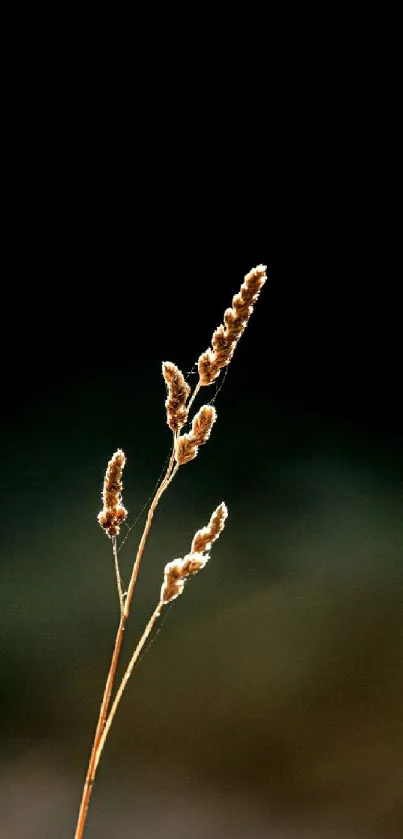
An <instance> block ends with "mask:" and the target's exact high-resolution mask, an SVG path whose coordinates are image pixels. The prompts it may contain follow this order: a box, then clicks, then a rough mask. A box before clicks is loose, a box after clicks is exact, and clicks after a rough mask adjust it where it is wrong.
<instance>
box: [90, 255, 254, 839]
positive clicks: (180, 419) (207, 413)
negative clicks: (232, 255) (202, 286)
mask: <svg viewBox="0 0 403 839" xmlns="http://www.w3.org/2000/svg"><path fill="white" fill-rule="evenodd" d="M265 281H266V266H264V265H258V266H257V267H256V268H253V269H252V270H251V271H250V272H249V273H248V274H247V275H246V276H245V278H244V282H243V283H242V285H241V288H240V290H239V292H238V294H235V296H234V297H233V299H232V306H231V308H229V309H226V311H225V313H224V319H223V320H224V322H223V323H222V324H220V326H219V327H218V328H217V329H216V330H215V332H214V333H213V336H212V339H211V347H209V348H208V349H207V350H206V351H205V352H204V353H202V355H201V356H200V358H199V360H198V363H197V370H198V381H197V384H196V386H195V388H194V390H193V393H192V394H191V388H190V386H189V385H188V384H187V382H186V381H185V378H184V376H183V374H182V373H181V371H180V370H179V369H178V367H176V365H175V364H173V363H172V362H170V361H164V362H163V364H162V375H163V377H164V380H165V385H166V393H167V395H166V401H165V408H166V417H167V424H168V426H169V428H170V430H171V431H172V434H173V441H172V452H171V456H170V458H169V462H168V466H167V469H166V472H165V474H164V476H163V478H162V480H161V482H160V484H159V486H158V489H157V491H156V493H155V495H154V497H153V499H152V501H151V503H150V506H149V509H148V514H147V518H146V523H145V526H144V530H143V534H142V536H141V539H140V542H139V546H138V549H137V554H136V556H135V559H134V563H133V568H132V572H131V577H130V581H129V584H128V587H127V590H126V591H125V592H124V589H123V584H122V580H121V575H120V570H119V563H118V550H117V537H118V535H119V531H120V527H121V525H122V523H123V522H124V521H125V519H126V518H127V510H126V509H125V507H124V506H123V503H122V489H123V481H122V478H123V470H124V466H125V463H126V456H125V454H124V452H123V451H122V450H121V449H118V450H117V451H116V452H115V453H114V455H113V456H112V458H111V459H110V461H109V463H108V465H107V469H106V474H105V479H104V484H103V490H102V510H101V512H100V513H99V515H98V522H99V524H100V525H101V527H102V528H103V529H104V531H105V533H106V535H107V537H108V538H109V539H110V541H111V546H112V553H113V558H114V565H115V572H116V583H117V590H118V596H119V608H120V619H119V625H118V628H117V632H116V638H115V644H114V649H113V653H112V658H111V663H110V666H109V672H108V676H107V679H106V683H105V689H104V694H103V698H102V702H101V707H100V711H99V717H98V723H97V726H96V730H95V735H94V740H93V745H92V751H91V756H90V760H89V765H88V770H87V775H86V779H85V783H84V788H83V794H82V800H81V806H80V810H79V815H78V821H77V827H76V832H75V839H82V837H83V834H84V828H85V823H86V817H87V812H88V805H89V801H90V797H91V792H92V788H93V784H94V779H95V775H96V772H97V768H98V765H99V761H100V758H101V755H102V751H103V748H104V745H105V742H106V739H107V737H108V734H109V731H110V728H111V725H112V723H113V720H114V718H115V714H116V711H117V708H118V706H119V703H120V700H121V698H122V694H123V692H124V690H125V688H126V685H127V683H128V681H129V679H130V676H131V674H132V672H133V669H134V668H135V666H136V662H137V661H138V659H139V656H140V653H141V651H142V650H143V648H144V645H145V643H146V641H147V639H148V638H149V636H150V634H151V632H152V630H153V627H154V625H155V623H156V621H157V620H158V618H159V616H160V615H161V612H162V610H163V609H164V607H165V606H166V604H167V603H170V602H171V601H172V600H175V598H177V597H179V595H180V594H182V592H183V590H184V587H185V583H186V582H187V581H188V580H189V579H190V578H191V577H193V576H194V575H195V574H197V573H198V572H199V571H200V570H201V569H202V568H204V567H205V565H206V563H207V562H208V559H209V551H210V549H211V547H212V545H213V543H214V542H215V541H216V540H217V539H218V537H219V536H220V534H221V532H222V530H223V528H224V525H225V521H226V518H227V515H228V511H227V507H226V505H225V504H224V502H222V503H221V504H219V505H218V507H217V508H216V510H214V512H213V514H212V515H211V518H210V520H209V522H208V524H207V525H206V526H205V527H202V528H201V529H200V530H198V531H197V533H196V534H195V536H194V537H193V541H192V544H191V545H190V550H189V553H187V554H186V555H185V556H184V557H182V558H179V559H173V560H172V561H170V562H168V563H167V565H166V566H165V569H164V575H163V581H162V585H161V590H160V593H159V598H158V602H157V605H156V607H155V609H154V611H153V613H152V615H151V617H150V619H149V621H148V623H147V625H146V627H145V629H144V631H143V634H142V635H141V638H140V640H139V642H138V644H137V646H136V648H135V650H134V652H133V654H132V656H131V658H130V660H129V663H128V664H127V667H126V670H125V672H124V675H123V677H122V679H121V682H120V684H119V685H118V687H117V688H116V690H115V693H114V697H112V694H113V689H114V685H115V677H116V670H117V665H118V662H119V659H120V654H121V649H122V642H123V636H124V630H125V627H126V624H127V621H128V618H129V614H130V608H131V605H132V600H133V593H134V589H135V586H136V582H137V576H138V572H139V568H140V563H141V560H142V557H143V553H144V548H145V545H146V542H147V537H148V535H149V532H150V527H151V523H152V521H153V516H154V513H155V510H156V507H157V505H158V503H159V501H160V499H161V496H162V495H163V493H164V492H165V490H166V489H167V488H168V486H169V484H170V483H171V481H172V480H173V479H174V477H175V476H176V474H177V472H178V471H179V469H180V468H181V467H182V466H185V465H186V464H187V463H189V462H190V461H191V460H194V459H195V458H196V457H197V454H198V452H199V448H200V446H202V445H204V444H205V443H206V442H207V441H208V439H209V437H210V434H211V430H212V427H213V425H214V423H215V421H216V419H217V413H216V410H215V408H214V407H213V406H212V405H202V407H201V408H200V409H199V410H198V411H197V412H196V413H195V414H194V416H193V419H191V421H190V419H189V418H190V415H191V408H192V406H193V403H194V400H195V398H196V396H197V395H198V393H199V391H200V390H201V389H202V388H205V387H207V386H209V385H211V384H212V383H213V382H215V381H216V379H217V378H218V376H219V375H220V372H221V370H222V369H223V368H224V367H226V366H227V365H228V364H229V363H230V361H231V359H232V356H233V354H234V350H235V348H236V345H237V343H238V341H239V339H240V337H241V335H242V333H243V332H244V330H245V328H246V326H247V324H248V321H249V318H250V316H251V314H252V311H253V306H254V304H255V302H256V300H257V298H258V296H259V294H260V291H261V288H262V286H263V284H264V283H265ZM188 422H190V429H189V430H188V431H187V432H185V431H183V429H184V427H185V425H186V424H187V423H188Z"/></svg>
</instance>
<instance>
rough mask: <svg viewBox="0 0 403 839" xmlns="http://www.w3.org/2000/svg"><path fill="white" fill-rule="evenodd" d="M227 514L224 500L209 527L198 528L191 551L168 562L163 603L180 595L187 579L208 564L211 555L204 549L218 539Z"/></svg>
mask: <svg viewBox="0 0 403 839" xmlns="http://www.w3.org/2000/svg"><path fill="white" fill-rule="evenodd" d="M227 515H228V510H227V506H226V504H224V502H222V503H221V504H219V506H218V507H217V509H216V510H214V513H213V515H212V516H211V518H210V521H209V523H208V525H207V527H204V528H203V529H202V530H198V531H197V533H196V534H195V536H194V537H193V542H192V547H191V549H190V553H188V554H186V556H184V557H183V559H173V560H172V561H171V562H168V563H167V565H166V566H165V569H164V582H163V584H162V587H161V595H160V602H161V603H169V602H170V601H171V600H175V598H176V597H179V595H180V594H182V592H183V589H184V586H185V582H186V580H187V579H188V578H189V577H192V576H193V575H194V574H197V573H198V571H201V569H202V568H204V566H205V565H207V562H208V560H209V558H210V557H209V555H208V554H206V553H204V551H205V550H206V549H207V547H208V546H211V544H212V543H213V542H215V540H216V539H218V537H219V535H220V533H221V531H222V530H223V528H224V525H225V520H226V518H227ZM207 537H208V538H207ZM195 544H198V545H199V546H200V548H201V550H199V549H198V550H195V548H194V545H195Z"/></svg>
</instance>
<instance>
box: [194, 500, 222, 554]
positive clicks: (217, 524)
mask: <svg viewBox="0 0 403 839" xmlns="http://www.w3.org/2000/svg"><path fill="white" fill-rule="evenodd" d="M227 516H228V510H227V506H226V504H224V502H222V503H221V504H219V506H218V507H217V509H216V510H214V513H213V514H212V516H211V519H210V521H209V523H208V525H207V527H202V528H201V530H198V531H197V533H195V535H194V537H193V542H192V547H191V548H190V550H191V553H204V551H208V550H210V548H211V546H212V544H213V542H215V541H216V539H218V537H219V535H220V533H221V531H222V530H223V528H224V525H225V520H226V518H227Z"/></svg>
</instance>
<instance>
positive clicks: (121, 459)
mask: <svg viewBox="0 0 403 839" xmlns="http://www.w3.org/2000/svg"><path fill="white" fill-rule="evenodd" d="M125 463H126V456H125V454H124V452H123V451H122V449H118V450H117V451H116V452H115V454H114V455H113V456H112V457H111V459H110V461H109V463H108V466H107V469H106V473H105V478H104V485H103V489H102V502H103V507H102V510H101V512H100V513H98V521H99V524H100V525H101V527H103V529H104V530H105V532H106V533H107V534H108V536H109V537H110V538H112V536H117V535H118V533H119V530H120V525H121V524H122V523H123V522H124V521H125V519H126V518H127V510H126V509H125V508H124V506H123V504H122V499H121V493H122V487H123V484H122V473H123V467H124V465H125Z"/></svg>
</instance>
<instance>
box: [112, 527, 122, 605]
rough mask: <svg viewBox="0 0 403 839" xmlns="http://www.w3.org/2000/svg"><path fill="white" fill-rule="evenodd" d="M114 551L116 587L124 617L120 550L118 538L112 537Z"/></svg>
mask: <svg viewBox="0 0 403 839" xmlns="http://www.w3.org/2000/svg"><path fill="white" fill-rule="evenodd" d="M112 550H113V558H114V561H115V573H116V585H117V587H118V595H119V605H120V614H121V615H122V614H123V590H122V578H121V576H120V569H119V560H118V548H117V542H116V536H113V537H112Z"/></svg>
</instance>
